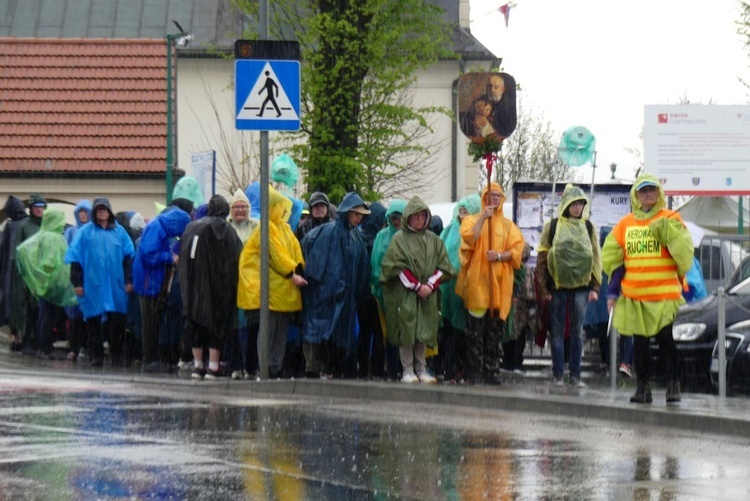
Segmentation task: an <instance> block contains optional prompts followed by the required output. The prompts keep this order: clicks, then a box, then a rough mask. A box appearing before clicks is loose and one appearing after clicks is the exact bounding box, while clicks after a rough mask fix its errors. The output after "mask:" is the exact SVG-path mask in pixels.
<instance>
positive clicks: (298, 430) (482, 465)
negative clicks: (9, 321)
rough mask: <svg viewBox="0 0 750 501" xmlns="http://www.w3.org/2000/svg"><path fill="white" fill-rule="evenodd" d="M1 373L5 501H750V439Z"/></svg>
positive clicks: (0, 475)
mask: <svg viewBox="0 0 750 501" xmlns="http://www.w3.org/2000/svg"><path fill="white" fill-rule="evenodd" d="M99 386H100V385H98V384H97V383H96V382H95V381H85V382H82V381H56V380H54V379H52V378H44V377H40V378H37V379H31V380H30V379H28V378H26V379H18V378H12V377H6V376H3V377H0V388H1V389H0V453H1V454H0V499H83V500H87V499H146V498H160V499H204V498H208V497H210V498H211V499H261V500H262V499H269V500H270V499H275V500H362V499H389V498H393V499H414V500H454V499H467V500H475V499H561V498H566V499H634V500H640V499H660V500H672V499H674V500H677V499H722V500H724V499H748V498H750V481H749V480H748V475H747V472H748V471H750V469H748V466H750V465H749V464H748V463H750V459H748V457H747V456H748V455H747V453H746V451H747V450H748V445H750V444H749V443H748V441H746V440H742V439H737V438H736V437H733V438H729V437H719V436H701V435H698V434H697V433H686V432H669V431H666V430H665V429H659V428H653V427H646V426H643V427H630V426H627V425H622V424H619V423H604V422H602V421H594V420H591V421H584V420H572V418H569V417H565V416H538V415H532V414H524V413H519V412H514V413H503V412H499V411H497V412H495V411H480V410H474V409H471V410H470V409H460V408H455V407H450V408H446V407H437V406H415V405H408V404H398V403H392V404H391V403H389V404H384V403H382V402H373V403H367V402H364V403H363V402H354V401H337V400H330V399H324V400H323V399H321V400H319V401H316V400H313V399H309V398H303V399H295V400H288V399H278V400H276V399H269V398H268V397H263V396H253V395H252V394H251V393H250V391H249V390H248V392H247V394H239V395H238V394H237V392H234V393H231V394H229V393H227V394H224V393H222V391H221V388H220V387H208V386H206V385H203V386H200V384H198V385H195V386H192V387H187V388H177V389H174V388H153V387H149V386H143V387H141V386H139V385H138V384H137V383H133V384H114V385H113V384H109V385H107V386H105V387H104V388H103V389H101V390H100V389H99Z"/></svg>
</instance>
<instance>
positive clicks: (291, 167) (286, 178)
mask: <svg viewBox="0 0 750 501" xmlns="http://www.w3.org/2000/svg"><path fill="white" fill-rule="evenodd" d="M298 179H299V169H298V168H297V164H295V163H294V160H292V157H290V156H289V155H287V154H286V153H284V154H282V155H279V156H278V157H276V158H274V159H273V162H271V180H272V181H274V182H277V183H281V184H283V185H285V186H286V188H291V187H292V186H294V185H295V184H297V180H298Z"/></svg>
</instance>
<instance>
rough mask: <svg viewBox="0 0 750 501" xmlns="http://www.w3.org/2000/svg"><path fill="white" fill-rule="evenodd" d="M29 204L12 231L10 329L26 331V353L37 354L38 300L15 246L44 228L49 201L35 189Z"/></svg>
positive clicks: (22, 339) (24, 343)
mask: <svg viewBox="0 0 750 501" xmlns="http://www.w3.org/2000/svg"><path fill="white" fill-rule="evenodd" d="M29 207H30V210H29V212H30V214H29V217H27V218H25V219H24V220H23V222H22V223H21V225H20V226H19V227H18V230H17V231H16V232H15V233H14V234H13V242H12V243H11V254H10V256H11V266H12V267H13V271H12V273H13V278H12V286H11V287H12V296H11V303H10V305H11V306H10V307H11V310H10V319H9V324H10V327H11V330H16V331H18V332H23V336H22V338H21V343H22V345H23V351H24V353H25V354H30V355H32V354H33V355H35V354H36V353H37V349H38V346H37V336H36V324H37V317H38V316H39V303H38V302H37V300H36V298H35V297H34V295H33V294H31V293H30V292H29V289H28V288H27V287H26V284H25V283H24V281H23V280H22V279H21V276H20V275H19V274H18V264H17V255H16V249H17V248H18V246H19V245H21V244H22V243H23V242H24V241H26V240H28V239H29V238H30V237H32V236H33V235H35V234H36V233H37V232H38V231H39V229H40V228H41V226H42V217H43V216H44V211H45V209H46V208H47V201H46V200H45V199H44V197H43V196H42V195H40V194H39V193H33V194H32V195H31V198H30V199H29Z"/></svg>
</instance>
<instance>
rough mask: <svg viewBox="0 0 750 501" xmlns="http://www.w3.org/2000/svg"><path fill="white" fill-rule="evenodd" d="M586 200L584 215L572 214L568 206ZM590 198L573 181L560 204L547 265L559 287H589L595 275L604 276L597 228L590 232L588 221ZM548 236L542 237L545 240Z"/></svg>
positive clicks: (567, 187)
mask: <svg viewBox="0 0 750 501" xmlns="http://www.w3.org/2000/svg"><path fill="white" fill-rule="evenodd" d="M576 201H584V202H586V205H585V206H584V209H583V213H582V217H581V218H580V219H577V218H572V217H568V208H569V207H570V205H571V204H572V203H573V202H576ZM587 218H588V200H587V198H586V195H585V194H584V192H583V190H582V189H581V188H579V187H577V186H573V185H571V184H569V185H567V186H566V187H565V191H563V196H562V201H561V203H560V206H559V207H558V219H557V223H556V228H555V235H554V238H553V240H552V245H551V246H550V249H549V252H548V254H547V269H548V270H549V273H550V275H551V276H552V279H553V280H554V281H555V286H556V287H557V288H558V289H575V288H578V287H585V286H587V285H588V284H589V283H590V282H591V276H592V274H594V275H595V276H601V265H600V264H599V263H600V259H599V255H598V252H597V253H596V255H595V253H594V251H595V250H597V249H598V247H597V243H596V241H595V240H594V239H595V236H596V235H595V232H594V231H593V227H592V232H591V235H589V230H588V228H587V225H586V219H587ZM544 240H545V236H543V237H542V241H544Z"/></svg>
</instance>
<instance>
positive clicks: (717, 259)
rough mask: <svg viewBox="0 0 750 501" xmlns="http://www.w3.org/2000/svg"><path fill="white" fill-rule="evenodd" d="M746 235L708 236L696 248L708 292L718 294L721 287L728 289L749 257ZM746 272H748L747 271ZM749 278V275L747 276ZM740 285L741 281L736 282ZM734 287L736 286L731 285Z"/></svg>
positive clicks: (696, 255)
mask: <svg viewBox="0 0 750 501" xmlns="http://www.w3.org/2000/svg"><path fill="white" fill-rule="evenodd" d="M747 242H748V237H747V236H745V235H706V236H704V237H703V239H702V240H701V243H700V245H699V246H698V247H696V248H695V257H696V258H697V259H698V263H699V264H700V267H701V271H702V272H703V281H704V282H705V283H706V290H707V291H708V292H716V291H717V290H718V288H719V287H724V288H728V287H729V286H730V282H731V280H732V279H733V277H735V273H736V270H737V269H739V268H740V267H741V264H742V263H743V262H745V259H746V258H747V257H748V251H747V249H746V247H745V244H746V243H747ZM745 272H748V270H747V269H746V270H745ZM745 276H747V275H745ZM734 283H739V280H738V281H736V282H734ZM731 285H734V284H731Z"/></svg>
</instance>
